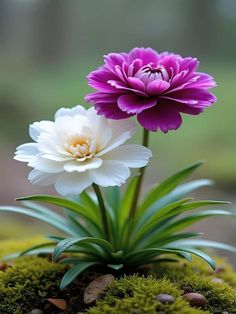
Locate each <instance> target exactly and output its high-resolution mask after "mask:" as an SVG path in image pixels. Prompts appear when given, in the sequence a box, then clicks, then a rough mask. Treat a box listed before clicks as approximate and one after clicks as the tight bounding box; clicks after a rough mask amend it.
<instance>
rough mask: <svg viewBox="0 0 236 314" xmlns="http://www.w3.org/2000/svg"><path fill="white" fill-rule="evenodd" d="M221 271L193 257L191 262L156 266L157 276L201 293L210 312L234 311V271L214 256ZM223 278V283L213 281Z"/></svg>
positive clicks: (188, 290) (187, 290)
mask: <svg viewBox="0 0 236 314" xmlns="http://www.w3.org/2000/svg"><path fill="white" fill-rule="evenodd" d="M216 260H217V261H218V264H220V266H221V268H222V271H221V272H213V271H212V270H211V269H210V268H209V267H208V266H207V265H206V264H205V263H202V262H199V260H197V259H194V261H193V263H188V264H183V263H176V264H174V265H173V264H167V263H166V264H164V265H161V266H159V267H158V268H156V270H155V273H156V275H157V278H168V279H169V280H170V281H171V282H172V283H173V284H174V285H175V286H176V287H178V288H179V289H181V290H183V291H184V292H185V293H187V292H197V293H201V294H203V295H204V296H205V297H206V298H207V300H208V306H207V309H208V310H209V311H210V312H211V313H215V314H216V313H222V312H223V311H227V312H229V313H231V314H233V313H236V290H235V273H234V272H233V270H232V268H231V266H230V265H229V264H228V263H227V262H225V261H223V260H222V259H219V258H216ZM214 278H220V279H223V280H224V281H223V283H216V282H214V281H213V280H214Z"/></svg>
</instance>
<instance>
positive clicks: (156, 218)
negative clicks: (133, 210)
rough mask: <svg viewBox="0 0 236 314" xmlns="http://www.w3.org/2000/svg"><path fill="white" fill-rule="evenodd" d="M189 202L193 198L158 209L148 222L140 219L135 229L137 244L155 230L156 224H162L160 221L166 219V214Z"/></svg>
mask: <svg viewBox="0 0 236 314" xmlns="http://www.w3.org/2000/svg"><path fill="white" fill-rule="evenodd" d="M189 200H191V198H188V199H183V200H179V201H176V202H173V203H169V204H167V205H166V206H164V207H162V208H160V209H158V210H157V211H156V212H155V213H154V214H153V215H152V216H151V217H150V218H149V219H148V221H146V222H145V221H143V220H144V219H140V221H139V222H137V223H136V225H135V227H134V234H135V242H138V241H139V239H141V238H142V237H143V236H144V235H145V234H147V233H148V232H149V231H150V230H152V229H154V228H155V226H156V224H157V223H159V222H160V219H165V217H166V214H168V213H169V212H171V211H172V210H173V209H175V208H179V207H180V205H182V204H184V203H186V202H188V201H189ZM141 218H142V217H141Z"/></svg>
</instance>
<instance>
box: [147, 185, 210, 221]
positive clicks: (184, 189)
mask: <svg viewBox="0 0 236 314" xmlns="http://www.w3.org/2000/svg"><path fill="white" fill-rule="evenodd" d="M212 184H213V182H212V181H210V180H206V179H203V180H196V181H191V182H188V183H185V184H182V185H180V186H178V187H177V188H175V189H174V190H173V191H171V192H170V193H168V194H167V195H165V196H164V197H162V198H161V199H159V200H158V201H157V202H156V203H154V204H153V205H152V206H151V207H150V208H148V210H147V211H146V213H145V214H144V215H143V218H142V219H143V220H144V221H146V220H147V219H148V218H150V217H151V216H152V215H154V213H155V212H156V211H157V210H159V209H160V208H162V207H164V206H166V205H168V204H169V203H172V202H176V201H178V200H180V199H182V198H184V197H186V195H188V194H189V193H190V192H192V191H194V190H196V189H199V188H201V187H204V186H209V185H212Z"/></svg>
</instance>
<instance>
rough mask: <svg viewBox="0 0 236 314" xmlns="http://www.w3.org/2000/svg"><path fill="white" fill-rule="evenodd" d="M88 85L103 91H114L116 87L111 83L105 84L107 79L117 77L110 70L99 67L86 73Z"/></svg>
mask: <svg viewBox="0 0 236 314" xmlns="http://www.w3.org/2000/svg"><path fill="white" fill-rule="evenodd" d="M87 78H88V85H89V86H91V87H93V88H95V89H98V90H100V91H103V92H109V93H116V92H117V91H116V89H115V88H114V87H112V86H111V85H109V84H107V81H109V80H115V79H117V76H115V75H114V74H113V73H112V72H110V71H109V70H107V69H106V68H104V67H103V68H100V69H99V70H96V71H93V72H91V73H90V74H89V75H88V77H87Z"/></svg>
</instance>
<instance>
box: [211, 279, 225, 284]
mask: <svg viewBox="0 0 236 314" xmlns="http://www.w3.org/2000/svg"><path fill="white" fill-rule="evenodd" d="M211 281H212V282H215V283H224V280H223V279H221V278H212V280H211Z"/></svg>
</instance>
